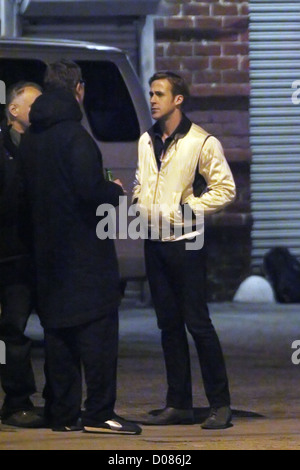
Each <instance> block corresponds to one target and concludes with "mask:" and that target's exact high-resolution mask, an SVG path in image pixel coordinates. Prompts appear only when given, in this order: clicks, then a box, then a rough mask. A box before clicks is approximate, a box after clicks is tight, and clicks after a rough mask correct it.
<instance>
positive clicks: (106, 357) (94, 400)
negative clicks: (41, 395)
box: [45, 310, 118, 426]
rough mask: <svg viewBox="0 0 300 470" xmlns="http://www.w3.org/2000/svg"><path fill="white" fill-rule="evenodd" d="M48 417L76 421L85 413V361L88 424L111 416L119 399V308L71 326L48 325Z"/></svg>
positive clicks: (58, 421)
mask: <svg viewBox="0 0 300 470" xmlns="http://www.w3.org/2000/svg"><path fill="white" fill-rule="evenodd" d="M45 347H46V364H47V367H46V375H47V387H46V391H45V398H46V410H47V417H48V419H50V422H51V423H52V425H55V426H56V425H58V426H66V425H73V424H75V423H76V422H77V420H78V419H79V418H80V417H81V401H82V374H81V365H83V370H84V375H85V382H86V387H87V399H86V402H85V410H84V412H83V414H82V421H83V424H84V425H88V426H93V425H96V424H98V423H101V422H103V421H106V420H108V419H111V418H112V416H113V412H114V406H115V401H116V375H117V356H118V312H117V311H115V310H113V311H111V312H110V313H109V314H105V315H103V317H101V318H99V319H98V320H96V321H93V322H91V323H87V324H84V325H80V326H76V327H71V328H58V329H52V328H51V329H48V328H46V329H45Z"/></svg>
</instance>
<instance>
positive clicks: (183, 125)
mask: <svg viewBox="0 0 300 470" xmlns="http://www.w3.org/2000/svg"><path fill="white" fill-rule="evenodd" d="M191 127H192V122H191V121H190V120H189V119H188V118H187V117H186V115H185V114H183V115H182V119H181V122H180V124H179V126H178V127H177V129H175V131H174V132H173V134H172V135H170V137H168V140H169V141H170V142H172V141H173V140H176V141H177V140H179V139H182V138H183V137H185V136H186V134H187V133H188V132H189V131H190V129H191ZM148 134H149V135H150V137H151V139H152V142H153V143H154V140H155V137H156V136H159V137H161V136H162V131H161V127H160V125H159V121H157V122H156V123H155V124H154V126H152V127H151V128H150V129H149V131H148Z"/></svg>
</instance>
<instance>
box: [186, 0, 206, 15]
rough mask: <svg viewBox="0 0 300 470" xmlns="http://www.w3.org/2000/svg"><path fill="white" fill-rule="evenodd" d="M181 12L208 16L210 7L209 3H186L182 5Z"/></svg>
mask: <svg viewBox="0 0 300 470" xmlns="http://www.w3.org/2000/svg"><path fill="white" fill-rule="evenodd" d="M182 12H183V14H184V15H191V16H209V14H210V8H209V4H207V5H205V4H203V3H201V4H199V3H186V4H185V5H183V8H182Z"/></svg>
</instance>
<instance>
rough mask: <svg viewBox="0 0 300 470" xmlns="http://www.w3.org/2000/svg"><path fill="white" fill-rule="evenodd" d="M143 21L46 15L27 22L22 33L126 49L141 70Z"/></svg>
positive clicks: (133, 62)
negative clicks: (140, 50) (88, 19)
mask: <svg viewBox="0 0 300 470" xmlns="http://www.w3.org/2000/svg"><path fill="white" fill-rule="evenodd" d="M140 22H141V20H140V19H138V18H136V17H122V18H121V17H107V18H97V19H95V20H90V21H89V22H84V21H83V22H81V21H80V19H77V20H74V19H71V18H55V20H53V19H52V20H50V19H48V20H47V18H38V19H34V20H33V19H30V20H26V21H24V24H23V36H25V37H41V38H53V39H74V40H78V41H90V42H96V43H99V44H105V45H106V46H113V47H119V48H120V49H123V50H125V51H126V52H127V53H128V55H129V57H130V59H131V62H132V64H133V66H134V67H135V69H136V70H137V71H138V72H139V44H140V30H141V23H140Z"/></svg>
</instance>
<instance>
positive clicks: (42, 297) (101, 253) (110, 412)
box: [21, 61, 141, 434]
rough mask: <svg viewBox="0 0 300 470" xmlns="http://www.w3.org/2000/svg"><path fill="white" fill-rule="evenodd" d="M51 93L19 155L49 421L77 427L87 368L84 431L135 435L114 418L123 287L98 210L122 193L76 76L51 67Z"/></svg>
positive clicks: (71, 68) (74, 70)
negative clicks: (99, 230)
mask: <svg viewBox="0 0 300 470" xmlns="http://www.w3.org/2000/svg"><path fill="white" fill-rule="evenodd" d="M45 89H46V92H45V93H44V94H43V95H42V96H41V97H40V98H38V99H37V100H36V102H35V103H34V106H32V110H31V113H30V120H31V127H30V129H29V131H28V133H27V134H26V136H25V138H24V140H23V143H22V146H21V152H22V158H23V163H24V168H23V169H24V175H25V178H24V180H25V192H26V195H27V196H28V198H29V205H30V209H31V214H32V222H33V247H34V251H33V252H34V261H35V269H36V285H37V299H38V313H39V315H40V318H41V323H42V325H43V327H44V329H45V346H46V363H47V378H48V381H49V382H48V383H49V389H48V393H47V396H46V409H47V412H48V417H49V418H50V422H51V426H52V429H53V430H56V431H70V430H78V429H80V428H81V426H80V425H79V426H78V419H79V418H80V416H81V399H82V394H81V383H82V378H81V367H80V366H81V361H82V363H83V366H84V371H85V380H86V384H87V400H86V403H85V411H84V413H83V414H82V424H83V427H84V429H85V431H87V432H99V433H101V432H117V433H124V434H139V433H140V432H141V429H140V428H139V427H138V426H136V425H135V424H133V423H128V422H126V421H125V420H123V419H122V418H119V417H118V416H116V415H115V413H114V405H115V400H116V368H117V355H118V306H119V303H120V279H119V273H118V263H117V257H116V252H115V247H114V242H113V240H110V239H106V240H100V239H98V238H97V235H96V226H97V223H98V222H99V220H97V217H96V210H97V208H98V206H99V205H101V204H111V205H112V206H114V207H116V206H117V205H118V204H119V197H120V196H122V195H123V194H124V193H123V189H122V186H121V182H120V181H119V180H117V182H108V181H105V178H104V176H103V166H102V157H101V153H100V151H99V150H98V147H97V145H96V143H95V142H94V140H93V139H92V137H91V136H90V135H89V134H88V132H87V131H86V130H85V129H84V128H83V126H82V125H81V119H82V111H81V109H80V104H82V103H83V98H84V83H83V81H82V76H81V70H80V68H79V67H78V66H77V65H76V64H75V63H73V62H69V61H60V62H58V63H55V64H51V65H50V66H48V69H47V72H46V77H45ZM116 183H117V184H116Z"/></svg>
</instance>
